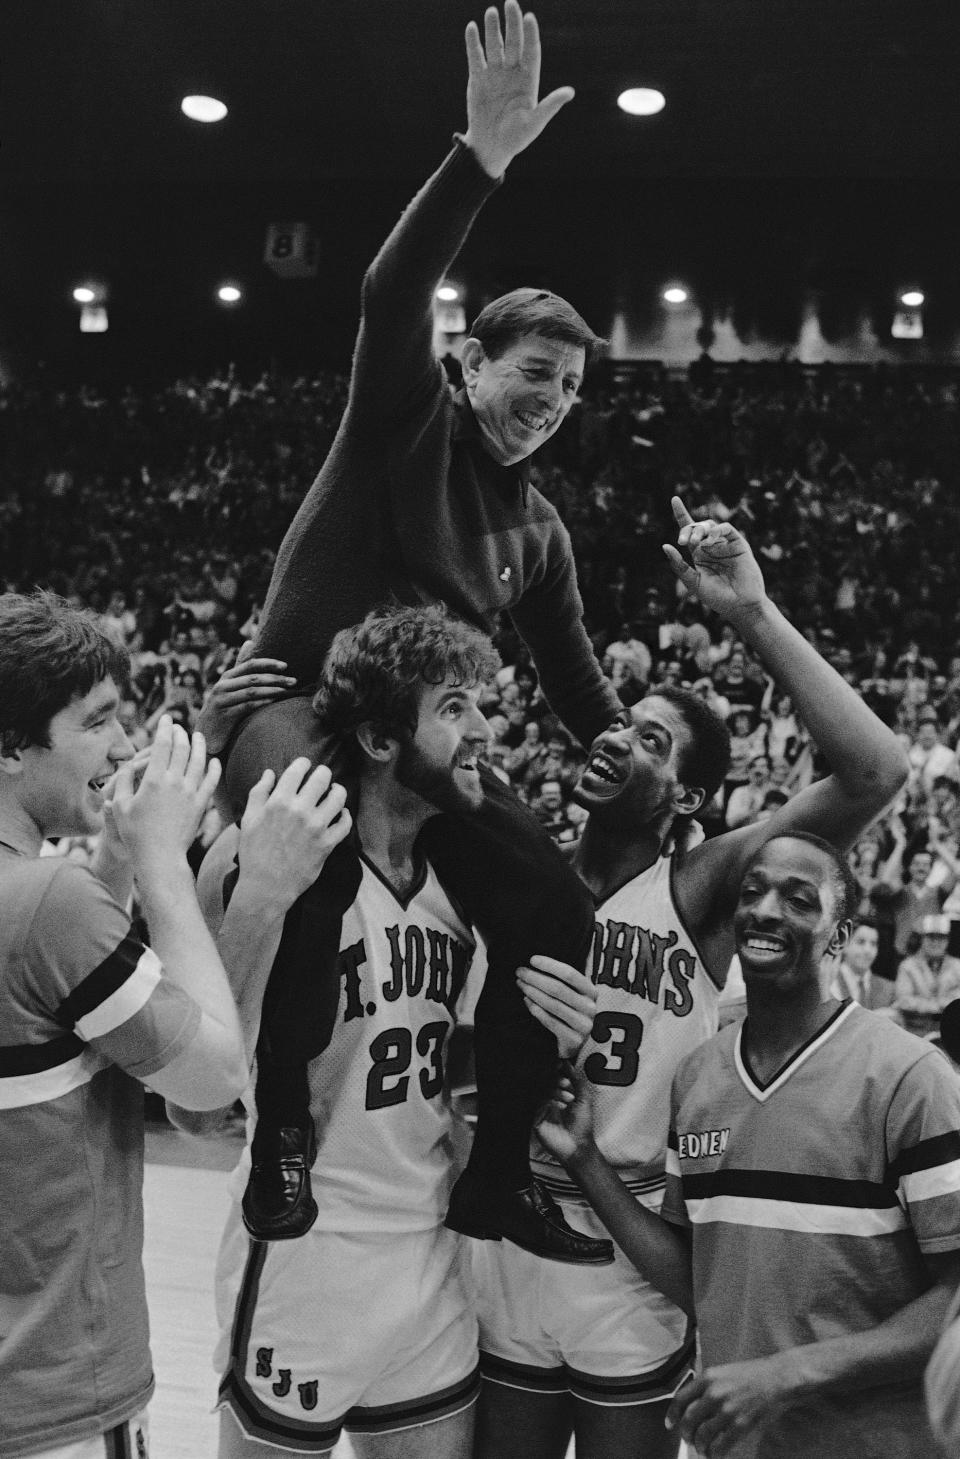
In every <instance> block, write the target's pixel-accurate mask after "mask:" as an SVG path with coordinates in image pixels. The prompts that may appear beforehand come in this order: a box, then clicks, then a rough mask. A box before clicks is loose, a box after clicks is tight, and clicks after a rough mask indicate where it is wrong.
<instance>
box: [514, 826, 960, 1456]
mask: <svg viewBox="0 0 960 1459" xmlns="http://www.w3.org/2000/svg"><path fill="white" fill-rule="evenodd" d="M855 905H856V888H855V884H854V882H853V878H852V876H851V874H850V872H849V870H848V868H847V866H846V863H845V861H844V858H843V856H842V855H841V854H839V853H838V852H837V851H836V850H835V848H834V847H832V846H830V845H828V844H827V843H826V842H825V841H822V840H820V838H819V837H816V836H810V835H806V834H803V833H796V832H794V833H790V832H788V833H786V834H784V835H776V836H774V837H773V838H772V839H770V840H768V841H767V842H766V843H765V844H764V845H763V846H761V847H760V848H759V850H758V851H757V852H756V854H755V855H754V856H753V857H752V858H751V860H750V861H749V862H748V864H747V866H746V868H745V871H744V876H743V882H742V885H741V889H740V896H739V899H738V902H737V906H736V909H735V912H734V916H733V929H734V935H735V939H736V946H737V952H738V954H739V957H740V962H741V965H742V967H743V976H744V982H745V984H746V990H747V1016H746V1019H745V1021H744V1022H743V1023H742V1024H739V1025H738V1024H731V1025H729V1026H728V1027H727V1028H725V1029H724V1030H723V1031H722V1032H721V1033H720V1034H718V1035H717V1036H716V1037H715V1038H712V1039H710V1040H709V1041H708V1042H707V1043H705V1044H703V1045H702V1046H701V1047H700V1048H698V1049H697V1050H695V1051H694V1053H692V1054H691V1055H689V1056H688V1057H687V1058H686V1059H685V1060H684V1061H683V1062H682V1064H681V1066H680V1069H679V1071H678V1073H677V1075H676V1078H675V1080H674V1084H673V1092H672V1099H671V1120H670V1122H671V1136H670V1154H669V1156H668V1162H667V1189H666V1195H665V1198H664V1201H663V1207H662V1214H661V1216H660V1217H658V1216H656V1215H654V1214H653V1213H652V1212H650V1211H647V1210H644V1209H642V1208H641V1207H639V1206H638V1205H637V1203H636V1202H635V1201H633V1200H632V1199H631V1197H630V1194H629V1193H628V1191H627V1190H626V1188H625V1186H624V1185H623V1183H622V1181H621V1180H620V1179H619V1177H618V1176H617V1174H616V1173H615V1172H614V1171H613V1169H612V1168H611V1166H610V1165H609V1164H608V1163H607V1162H606V1161H605V1160H604V1159H603V1157H602V1155H600V1153H599V1152H598V1150H597V1148H596V1145H595V1143H594V1141H593V1138H592V1136H591V1134H590V1123H591V1118H590V1091H589V1085H588V1081H587V1079H586V1078H585V1077H584V1076H583V1075H582V1074H581V1075H580V1076H579V1077H578V1080H577V1086H578V1088H577V1097H576V1100H575V1101H574V1102H573V1104H572V1105H571V1104H567V1105H566V1106H565V1107H563V1108H562V1113H560V1112H559V1111H557V1112H555V1114H554V1116H553V1117H552V1118H551V1121H550V1123H548V1124H546V1125H542V1126H541V1127H540V1130H541V1135H542V1138H543V1139H544V1141H545V1142H547V1143H548V1144H549V1146H550V1148H551V1149H552V1150H553V1151H554V1152H555V1154H557V1155H558V1156H559V1157H560V1158H561V1159H562V1160H563V1161H564V1162H565V1163H566V1165H567V1168H568V1169H569V1170H570V1173H571V1175H572V1176H573V1177H574V1178H575V1179H576V1180H577V1181H578V1183H579V1184H580V1186H581V1187H582V1188H583V1189H584V1190H585V1191H586V1192H587V1194H588V1195H589V1197H590V1200H591V1201H592V1202H593V1204H594V1206H595V1208H596V1210H597V1211H599V1212H600V1213H601V1214H602V1215H603V1218H604V1221H605V1223H606V1225H607V1227H608V1228H609V1230H610V1231H611V1233H612V1234H613V1235H614V1236H615V1237H616V1239H617V1241H618V1243H619V1244H620V1246H621V1247H622V1249H623V1250H624V1251H625V1252H626V1253H627V1254H628V1256H629V1258H630V1260H631V1261H633V1262H634V1263H636V1265H637V1267H638V1268H639V1269H640V1270H641V1271H642V1272H643V1273H644V1275H645V1276H646V1277H647V1278H648V1279H649V1280H650V1281H651V1282H652V1283H653V1284H654V1285H655V1286H657V1287H659V1288H660V1289H661V1290H662V1291H663V1292H665V1293H669V1294H670V1295H671V1297H672V1298H673V1300H674V1301H675V1302H677V1303H679V1304H680V1305H681V1307H682V1308H683V1309H685V1310H686V1311H689V1312H691V1313H692V1314H693V1315H694V1316H695V1319H696V1322H697V1326H698V1329H699V1334H700V1344H701V1352H702V1365H703V1370H702V1373H701V1375H700V1376H699V1377H697V1378H695V1379H693V1381H691V1382H689V1383H687V1384H685V1385H684V1386H682V1387H681V1388H680V1390H679V1392H678V1393H677V1394H676V1396H675V1397H674V1400H673V1403H672V1404H671V1406H670V1409H669V1412H668V1414H667V1422H668V1423H669V1425H670V1430H671V1432H672V1434H673V1435H674V1436H678V1435H680V1434H682V1436H683V1437H684V1438H685V1439H686V1440H687V1441H688V1442H690V1443H692V1444H694V1445H695V1446H696V1451H697V1453H698V1454H701V1455H703V1456H704V1459H725V1456H729V1459H762V1456H765V1455H770V1456H773V1455H776V1456H777V1459H810V1456H811V1455H813V1454H816V1455H818V1456H820V1459H848V1456H850V1455H858V1456H859V1455H864V1456H866V1455H879V1454H883V1455H884V1456H889V1459H914V1456H915V1455H917V1454H923V1453H933V1452H934V1450H935V1447H936V1446H935V1444H934V1440H933V1436H932V1434H931V1432H930V1429H929V1426H928V1424H927V1420H926V1416H925V1413H924V1404H923V1395H922V1390H921V1376H922V1374H923V1369H924V1365H925V1363H926V1362H927V1359H928V1358H929V1356H930V1354H931V1352H932V1351H933V1347H934V1344H935V1342H936V1340H937V1336H938V1334H939V1332H940V1329H941V1327H942V1325H943V1321H944V1318H945V1317H946V1314H947V1311H948V1309H949V1306H950V1303H951V1300H952V1298H953V1294H954V1291H955V1289H956V1286H957V1283H958V1281H960V1085H958V1083H957V1080H956V1078H955V1076H954V1075H953V1073H952V1071H951V1070H950V1069H949V1067H948V1065H947V1063H946V1061H945V1060H944V1059H942V1058H941V1057H940V1056H939V1054H938V1053H937V1051H936V1050H934V1049H932V1048H930V1046H929V1044H926V1043H924V1042H923V1041H922V1040H920V1039H917V1038H914V1037H913V1036H911V1035H910V1034H907V1033H904V1031H903V1030H901V1029H899V1028H897V1027H896V1026H895V1025H893V1024H892V1023H891V1022H890V1021H889V1020H888V1019H883V1018H878V1017H876V1016H875V1015H874V1014H873V1013H871V1012H869V1011H868V1010H867V1009H864V1008H861V1007H860V1006H859V1004H857V1003H855V1002H851V1001H850V1000H844V1001H843V1002H840V1003H838V1002H837V1000H836V999H834V998H832V997H830V996H827V997H826V998H825V997H824V994H823V991H822V988H821V964H822V960H823V958H824V956H825V955H826V954H827V953H834V954H835V953H836V952H838V951H839V950H840V949H841V948H842V947H843V944H844V942H845V941H846V939H847V937H848V935H849V931H850V922H849V920H848V919H849V913H850V912H851V911H852V910H853V908H854V907H855Z"/></svg>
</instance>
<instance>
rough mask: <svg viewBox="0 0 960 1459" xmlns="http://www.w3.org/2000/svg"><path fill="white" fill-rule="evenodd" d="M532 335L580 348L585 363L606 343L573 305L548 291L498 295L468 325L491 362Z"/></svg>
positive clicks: (527, 291)
mask: <svg viewBox="0 0 960 1459" xmlns="http://www.w3.org/2000/svg"><path fill="white" fill-rule="evenodd" d="M531 334H538V335H540V336H541V337H542V338H544V339H557V340H563V341H564V343H566V344H573V345H580V346H582V348H583V350H584V351H585V353H586V357H587V360H592V359H594V358H595V357H596V355H597V354H598V353H599V352H600V350H601V349H602V348H603V346H604V345H605V344H606V340H604V339H601V338H600V336H599V335H596V334H594V332H593V330H592V329H591V328H590V326H589V324H587V322H586V320H585V319H584V318H583V317H582V316H581V315H580V314H578V313H577V311H576V309H574V307H573V305H572V304H568V303H567V301H566V299H561V297H560V295H559V294H552V293H551V292H550V291H549V289H512V290H511V291H510V293H509V294H501V296H500V298H499V299H493V300H491V302H490V303H489V304H487V305H486V306H485V307H484V308H483V309H481V310H480V313H479V314H478V315H477V317H476V319H475V320H474V321H473V323H472V324H471V326H470V336H471V338H472V339H476V340H479V341H480V343H481V344H482V345H483V352H484V354H485V355H486V356H487V358H488V359H490V360H496V359H499V358H500V356H501V355H502V354H503V353H504V351H505V350H508V349H509V348H510V346H511V345H513V344H516V343H517V341H518V340H521V339H526V338H527V336H528V335H531Z"/></svg>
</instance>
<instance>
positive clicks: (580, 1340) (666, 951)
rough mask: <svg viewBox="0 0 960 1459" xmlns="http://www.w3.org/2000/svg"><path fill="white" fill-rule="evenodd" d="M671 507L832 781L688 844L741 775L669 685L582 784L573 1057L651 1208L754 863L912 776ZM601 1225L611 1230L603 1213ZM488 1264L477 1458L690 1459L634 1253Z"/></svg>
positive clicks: (702, 579) (829, 674)
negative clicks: (587, 897) (673, 1088)
mask: <svg viewBox="0 0 960 1459" xmlns="http://www.w3.org/2000/svg"><path fill="white" fill-rule="evenodd" d="M674 513H675V516H676V520H677V524H678V527H679V534H678V539H677V548H674V547H667V548H665V551H666V553H667V556H668V558H669V560H670V562H671V564H672V566H673V568H674V571H675V572H676V574H677V576H678V577H679V578H680V580H681V581H682V582H683V583H684V585H685V586H686V587H687V589H688V591H689V592H690V593H691V594H692V595H694V596H695V597H697V598H699V600H700V602H701V603H702V604H703V605H704V606H705V607H707V608H711V609H713V610H714V611H716V612H718V613H720V614H722V615H723V617H724V618H725V619H726V620H727V621H728V622H729V623H731V624H733V626H734V627H735V628H736V630H737V633H738V636H739V637H741V638H743V640H744V641H745V642H746V643H748V644H749V645H750V646H751V647H752V648H753V649H754V651H755V652H757V653H758V654H759V655H760V656H761V658H762V659H763V661H764V663H765V665H766V667H767V668H768V670H769V671H770V672H771V673H772V674H774V675H775V676H776V679H777V681H778V683H780V684H781V685H782V687H783V690H784V692H785V693H788V694H790V696H791V697H792V699H793V700H794V702H795V704H796V705H797V706H798V712H799V713H801V714H802V715H803V717H804V720H805V722H806V723H807V724H808V726H809V728H810V733H811V735H812V736H813V738H814V739H815V741H816V742H817V744H818V745H819V746H820V748H821V750H822V752H823V754H824V756H825V757H826V759H827V761H828V763H829V765H830V766H831V774H830V775H829V776H828V777H827V778H826V779H824V780H822V781H819V782H817V783H816V784H814V785H811V786H810V787H808V788H807V789H806V790H803V791H801V792H800V793H798V794H797V795H796V796H794V797H793V798H792V799H791V800H790V801H789V802H788V803H787V804H786V805H785V806H783V807H782V808H781V809H780V810H778V811H777V812H776V814H775V815H774V816H772V817H771V818H770V820H769V821H767V822H766V823H764V824H763V825H759V826H749V827H745V828H743V829H740V830H737V831H730V832H728V833H726V834H725V835H722V836H718V837H716V838H714V839H713V840H709V841H705V842H703V843H702V844H700V845H696V846H693V847H691V848H690V849H685V848H686V842H687V839H688V838H687V834H686V831H687V827H688V826H689V824H690V818H691V817H693V816H695V815H696V813H697V811H698V810H699V809H700V807H701V806H702V805H704V803H705V802H706V801H708V800H709V799H710V797H711V796H712V795H713V794H714V792H715V791H716V789H717V787H718V786H719V785H720V784H721V783H722V781H723V777H724V774H725V773H726V768H727V763H728V758H729V737H728V734H727V731H726V729H725V727H724V725H723V723H722V721H721V720H720V719H719V717H718V716H717V715H716V714H714V713H713V711H712V710H711V709H709V707H708V706H707V705H705V704H704V702H703V701H702V700H701V699H700V698H699V696H697V695H695V694H693V693H689V692H687V691H684V690H682V689H673V688H668V689H660V690H658V691H656V692H654V693H651V694H649V695H648V696H647V697H646V698H645V699H642V700H640V701H639V702H638V703H637V704H634V705H633V706H632V707H631V708H629V709H624V710H623V711H622V713H621V714H620V715H618V716H617V718H616V719H615V720H614V722H613V723H612V724H611V725H610V726H609V728H608V729H606V730H605V731H604V733H603V734H601V735H600V736H598V738H597V739H596V740H595V741H594V743H593V745H592V747H591V750H590V754H589V758H588V760H587V763H586V766H585V767H584V770H583V773H582V775H581V777H580V781H579V784H578V786H577V789H576V792H575V794H576V798H577V800H578V801H579V802H580V804H581V805H583V806H585V807H586V808H587V809H588V810H589V812H590V818H589V820H588V822H587V824H586V827H585V829H584V833H583V837H582V839H581V841H580V844H579V846H578V848H577V852H576V855H575V858H574V865H575V866H576V868H577V870H578V871H579V873H580V876H581V877H582V878H583V880H584V881H585V883H586V885H587V887H588V888H589V889H590V891H591V892H592V893H593V897H594V900H595V904H596V909H597V910H596V932H595V938H594V944H593V954H592V959H591V962H590V966H589V971H590V973H591V976H592V978H593V980H594V982H595V984H596V986H597V989H598V994H599V1003H598V1013H597V1017H596V1020H595V1023H594V1028H593V1034H592V1036H591V1038H590V1039H589V1040H588V1041H587V1043H586V1045H585V1046H584V1048H583V1050H582V1052H581V1054H580V1057H579V1060H578V1064H579V1067H580V1068H581V1069H582V1070H583V1071H584V1074H585V1077H586V1078H587V1080H589V1082H590V1083H591V1085H592V1086H593V1091H594V1098H595V1103H596V1127H597V1143H598V1145H599V1147H600V1150H601V1151H602V1152H603V1153H604V1155H605V1156H606V1157H607V1158H608V1159H609V1160H610V1161H611V1163H612V1164H613V1165H614V1166H615V1167H616V1168H617V1169H618V1170H619V1172H620V1174H621V1176H622V1178H623V1180H624V1181H625V1182H626V1183H627V1186H628V1188H629V1190H630V1192H631V1194H632V1196H633V1197H634V1198H635V1199H636V1201H639V1202H641V1203H642V1204H644V1205H646V1206H648V1207H650V1208H651V1209H653V1210H656V1209H658V1208H659V1204H660V1202H661V1200H662V1199H663V1190H664V1180H665V1162H666V1144H667V1128H668V1116H669V1097H670V1084H671V1081H672V1079H673V1075H674V1073H675V1071H676V1068H677V1066H678V1064H679V1063H680V1061H681V1060H682V1059H683V1058H684V1056H685V1055H687V1054H688V1053H690V1052H691V1050H693V1049H695V1048H696V1047H697V1046H698V1045H699V1044H700V1043H702V1042H703V1041H704V1040H705V1039H707V1038H709V1037H710V1035H711V1034H713V1033H714V1032H715V1031H716V1027H717V1005H718V1000H719V994H720V989H721V988H722V986H723V982H724V979H725V976H726V970H727V967H728V965H729V962H730V959H731V957H732V955H733V952H734V950H735V948H734V934H733V927H732V921H731V919H732V914H733V909H734V907H735V906H736V902H737V896H738V893H739V888H740V879H741V876H742V873H743V870H744V868H745V866H746V865H747V864H748V863H749V862H750V860H751V859H752V857H753V856H754V855H755V854H756V852H757V851H758V849H759V848H760V847H761V846H762V845H763V844H764V842H765V841H767V840H768V839H770V838H771V837H774V836H779V835H783V834H784V833H785V832H788V831H793V830H803V831H807V832H813V833H815V834H818V835H820V836H823V837H825V838H826V839H828V840H829V841H830V842H831V843H832V844H834V845H836V846H839V847H841V848H842V847H846V846H848V845H851V844H852V843H853V842H854V841H855V840H856V838H857V836H858V834H859V832H860V830H861V829H862V828H863V827H864V826H866V825H867V824H868V823H869V822H870V821H872V820H873V818H874V817H875V816H876V815H877V814H878V813H879V812H880V811H881V809H882V808H883V807H884V806H885V805H886V803H887V802H888V801H889V800H890V799H891V797H892V796H893V795H894V794H895V793H896V792H897V790H898V789H899V787H900V786H901V785H902V783H903V781H904V779H905V778H906V773H907V766H906V761H905V758H904V755H903V752H902V750H901V749H900V746H899V744H898V742H897V740H896V738H895V736H894V735H893V734H892V732H891V731H890V730H889V729H887V728H886V727H885V726H884V725H883V724H882V723H881V722H880V720H879V719H877V718H876V717H875V716H874V715H873V714H872V713H871V711H870V710H869V709H868V708H867V707H866V705H865V704H864V703H863V701H862V700H861V699H860V697H859V695H857V694H856V692H855V691H854V690H853V689H852V688H851V687H850V685H849V684H847V683H845V681H844V680H843V679H842V678H841V677H840V676H839V675H838V674H837V673H835V672H834V670H833V669H832V668H831V667H830V665H829V664H828V663H827V662H826V661H825V660H824V659H822V658H820V656H819V655H818V654H817V653H816V651H815V650H814V649H813V648H812V647H811V646H810V644H809V643H808V642H807V641H806V639H804V638H803V636H802V635H801V634H800V633H798V632H797V630H796V629H795V628H793V627H792V626H791V625H790V624H789V623H788V622H787V621H786V619H785V618H784V617H783V615H782V614H781V613H780V612H779V610H778V609H777V608H776V607H775V606H774V604H773V603H772V602H771V601H770V599H769V598H768V597H767V594H766V590H765V588H764V582H763V577H762V574H761V572H760V569H759V567H758V565H757V563H756V560H755V558H754V557H753V554H752V552H751V551H750V548H749V546H748V545H747V543H746V541H745V539H744V538H743V536H742V535H741V534H740V533H739V532H737V531H736V529H735V528H734V527H733V526H731V525H730V524H729V523H722V524H718V523H715V522H712V521H703V522H693V521H692V519H691V518H690V516H689V514H688V513H687V512H686V510H685V509H684V507H683V505H682V503H681V502H680V501H679V499H676V498H675V499H674ZM678 548H679V549H681V550H682V549H687V550H688V555H689V558H690V562H689V563H688V562H686V561H685V560H684V558H683V557H682V556H681V551H678ZM534 1171H535V1173H536V1175H537V1178H538V1180H539V1181H540V1183H541V1184H542V1185H543V1186H544V1187H545V1189H547V1190H548V1191H549V1192H550V1193H551V1194H552V1195H553V1196H555V1197H556V1198H558V1199H559V1201H560V1203H561V1205H562V1207H563V1209H564V1210H565V1212H566V1214H567V1216H568V1218H572V1219H574V1220H576V1222H577V1224H578V1225H580V1226H583V1225H584V1224H586V1222H587V1221H588V1220H589V1219H590V1218H591V1213H590V1211H589V1208H588V1207H586V1205H585V1201H584V1197H583V1195H582V1193H581V1191H580V1190H579V1189H578V1188H577V1185H576V1183H575V1181H573V1180H571V1179H569V1178H568V1177H567V1176H566V1175H565V1174H564V1172H563V1171H562V1170H561V1168H560V1167H559V1165H558V1164H557V1163H556V1162H551V1161H550V1159H549V1157H548V1158H546V1159H544V1158H541V1159H540V1160H539V1161H535V1162H534ZM590 1229H591V1230H592V1231H593V1234H594V1235H597V1236H600V1235H602V1234H603V1227H602V1225H601V1224H600V1222H599V1221H598V1220H596V1218H593V1225H592V1226H591V1227H590ZM475 1263H476V1268H477V1273H478V1278H479V1285H480V1290H481V1314H480V1315H481V1363H482V1368H483V1372H484V1377H485V1380H486V1381H485V1384H484V1392H483V1397H482V1401H481V1410H480V1415H479V1426H480V1445H479V1451H478V1452H479V1454H480V1455H481V1456H482V1459H496V1456H497V1455H499V1454H502V1453H504V1452H507V1450H508V1448H509V1436H510V1435H511V1434H513V1435H514V1436H516V1435H518V1434H520V1435H522V1436H523V1439H522V1445H521V1444H520V1442H519V1441H517V1445H516V1447H517V1448H518V1449H519V1448H520V1447H522V1448H523V1451H524V1453H525V1455H528V1456H529V1459H557V1456H562V1454H563V1453H564V1451H565V1445H566V1443H567V1441H568V1438H569V1433H570V1429H571V1427H573V1428H575V1430H576V1436H577V1444H578V1448H579V1449H580V1450H581V1451H582V1452H584V1453H586V1454H603V1455H605V1456H609V1459H621V1456H623V1459H628V1456H632V1455H634V1454H636V1453H638V1452H642V1453H643V1454H644V1455H645V1456H646V1459H660V1456H668V1455H672V1454H675V1452H676V1449H677V1443H678V1439H677V1436H676V1435H675V1434H673V1435H671V1434H667V1433H666V1432H665V1431H664V1428H663V1417H664V1413H665V1411H666V1406H667V1403H668V1401H669V1395H670V1394H671V1393H672V1392H673V1391H674V1390H675V1389H676V1387H677V1385H678V1383H679V1382H680V1381H681V1380H682V1378H683V1376H684V1374H685V1373H686V1372H687V1371H688V1370H689V1363H690V1360H691V1358H692V1353H693V1334H692V1329H691V1328H690V1325H689V1322H688V1319H687V1316H686V1314H685V1313H684V1312H683V1311H682V1310H681V1308H680V1307H679V1306H678V1305H677V1304H676V1302H675V1301H671V1300H669V1299H668V1298H667V1297H666V1296H664V1295H663V1293H662V1292H661V1291H659V1290H656V1289H655V1288H654V1287H653V1286H652V1285H651V1284H649V1283H647V1282H646V1281H645V1280H644V1279H643V1277H641V1276H638V1274H637V1273H636V1271H635V1270H634V1268H633V1267H632V1266H631V1264H630V1263H629V1262H628V1261H627V1260H626V1259H625V1258H624V1257H623V1255H622V1253H620V1252H618V1253H617V1260H616V1264H615V1265H614V1266H612V1267H607V1268H605V1269H599V1270H596V1271H591V1272H590V1273H581V1272H578V1271H577V1270H575V1269H572V1268H566V1269H562V1270H560V1269H554V1268H551V1269H550V1270H549V1271H548V1272H547V1273H544V1272H542V1271H541V1270H539V1269H538V1268H536V1267H535V1265H533V1264H531V1263H530V1262H529V1261H528V1259H527V1257H526V1255H525V1253H523V1252H522V1251H514V1250H512V1249H507V1248H491V1247H487V1248H482V1249H480V1250H479V1251H478V1252H477V1253H476V1256H475ZM546 1332H550V1333H552V1334H553V1336H552V1338H551V1339H546V1338H545V1337H544V1333H546Z"/></svg>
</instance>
